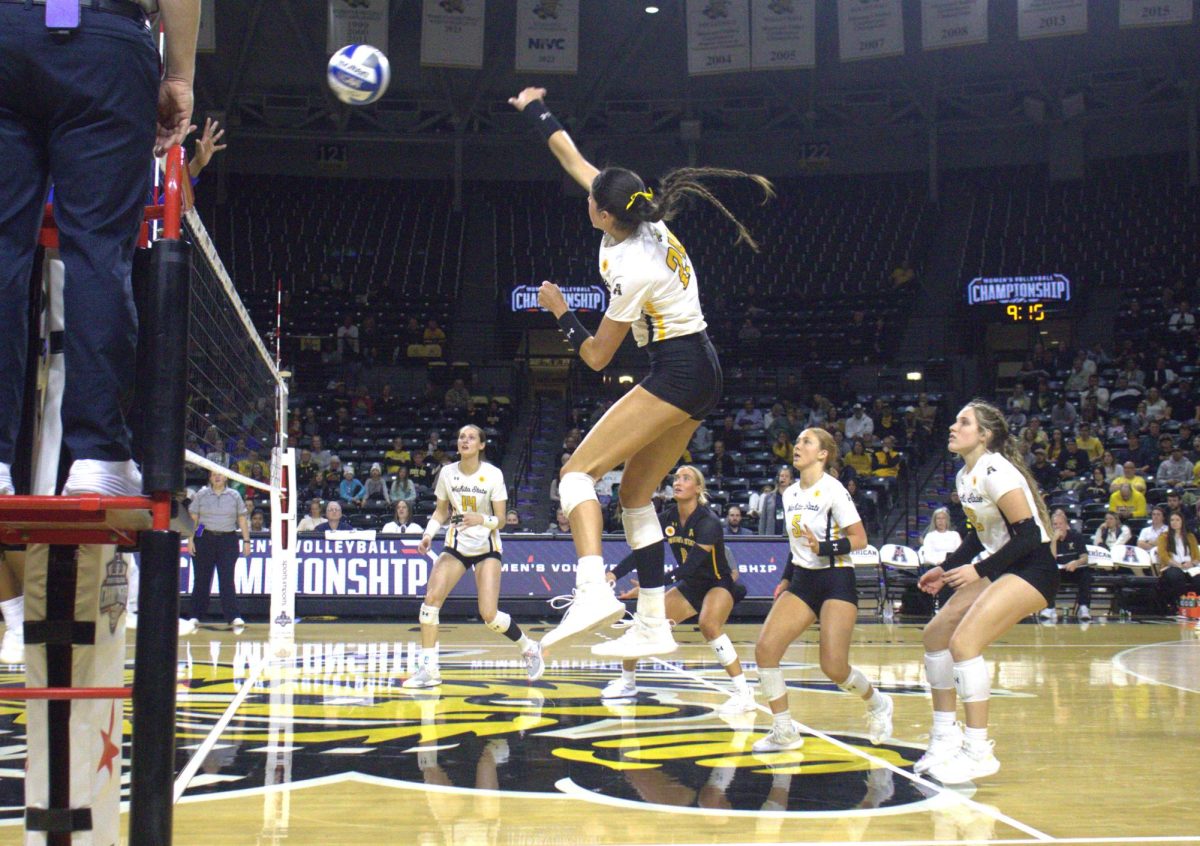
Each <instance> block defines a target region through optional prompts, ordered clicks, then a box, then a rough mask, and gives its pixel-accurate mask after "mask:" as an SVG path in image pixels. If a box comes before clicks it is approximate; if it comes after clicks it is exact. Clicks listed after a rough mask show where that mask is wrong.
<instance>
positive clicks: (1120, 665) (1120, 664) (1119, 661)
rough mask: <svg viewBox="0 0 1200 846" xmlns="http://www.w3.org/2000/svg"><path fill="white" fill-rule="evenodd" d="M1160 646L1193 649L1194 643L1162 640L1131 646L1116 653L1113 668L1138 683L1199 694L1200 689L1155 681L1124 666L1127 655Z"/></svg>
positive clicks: (1113, 658)
mask: <svg viewBox="0 0 1200 846" xmlns="http://www.w3.org/2000/svg"><path fill="white" fill-rule="evenodd" d="M1162 646H1191V647H1195V646H1196V643H1195V642H1194V641H1187V640H1164V641H1159V642H1158V643H1143V644H1142V645H1141V646H1132V647H1130V648H1129V649H1123V650H1121V651H1120V652H1118V653H1117V654H1116V655H1114V656H1113V657H1112V665H1113V668H1114V669H1116V670H1118V671H1120V672H1122V673H1125V674H1126V675H1128V676H1133V677H1134V678H1135V679H1137V680H1139V681H1144V682H1146V683H1147V684H1157V685H1161V686H1163V687H1169V688H1173V689H1174V690H1182V691H1183V692H1184V693H1200V688H1195V687H1183V686H1181V685H1177V684H1172V683H1171V682H1167V681H1162V680H1161V679H1156V678H1153V677H1152V676H1147V675H1145V674H1143V673H1139V672H1137V671H1136V670H1131V669H1129V668H1128V667H1126V666H1125V656H1126V655H1128V654H1129V653H1131V652H1137V651H1139V650H1142V649H1149V648H1150V647H1162Z"/></svg>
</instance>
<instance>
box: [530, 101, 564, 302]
mask: <svg viewBox="0 0 1200 846" xmlns="http://www.w3.org/2000/svg"><path fill="white" fill-rule="evenodd" d="M526 90H528V89H526ZM538 305H540V306H541V307H542V308H544V309H546V311H548V312H550V313H551V314H553V315H554V316H555V318H559V317H562V316H563V315H564V314H566V312H567V299H566V297H564V296H563V294H562V291H561V290H560V289H559V287H558V286H557V285H555V284H554V283H553V282H543V283H542V287H540V288H538Z"/></svg>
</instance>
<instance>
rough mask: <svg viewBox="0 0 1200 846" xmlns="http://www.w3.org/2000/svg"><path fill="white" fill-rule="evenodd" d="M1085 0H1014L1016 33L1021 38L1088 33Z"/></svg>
mask: <svg viewBox="0 0 1200 846" xmlns="http://www.w3.org/2000/svg"><path fill="white" fill-rule="evenodd" d="M1087 27H1088V17H1087V0H1017V35H1019V36H1020V37H1021V38H1022V39H1030V38H1051V37H1054V36H1058V35H1082V34H1084V33H1085V32H1087Z"/></svg>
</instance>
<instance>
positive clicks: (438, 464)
mask: <svg viewBox="0 0 1200 846" xmlns="http://www.w3.org/2000/svg"><path fill="white" fill-rule="evenodd" d="M432 459H433V463H432V464H431V466H432V467H433V470H432V472H431V473H430V476H429V484H430V485H431V486H432V487H433V488H434V489H435V490H436V489H437V477H438V475H439V474H441V472H442V471H443V470H445V469H446V468H447V467H449V466H450V465H451V464H452V463H453V462H451V460H450V456H449V455H447V454H446V453H445V452H444V451H442V450H440V449H439V450H438V451H437V454H436V455H434V456H432Z"/></svg>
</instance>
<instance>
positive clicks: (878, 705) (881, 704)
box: [865, 688, 887, 711]
mask: <svg viewBox="0 0 1200 846" xmlns="http://www.w3.org/2000/svg"><path fill="white" fill-rule="evenodd" d="M865 701H866V703H867V707H868V708H870V709H871V710H872V711H882V710H883V709H884V708H886V707H887V700H886V699H884V698H883V697H882V696H880V695H879V690H878V689H877V688H871V695H870V696H868V697H867V698H866V700H865Z"/></svg>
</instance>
